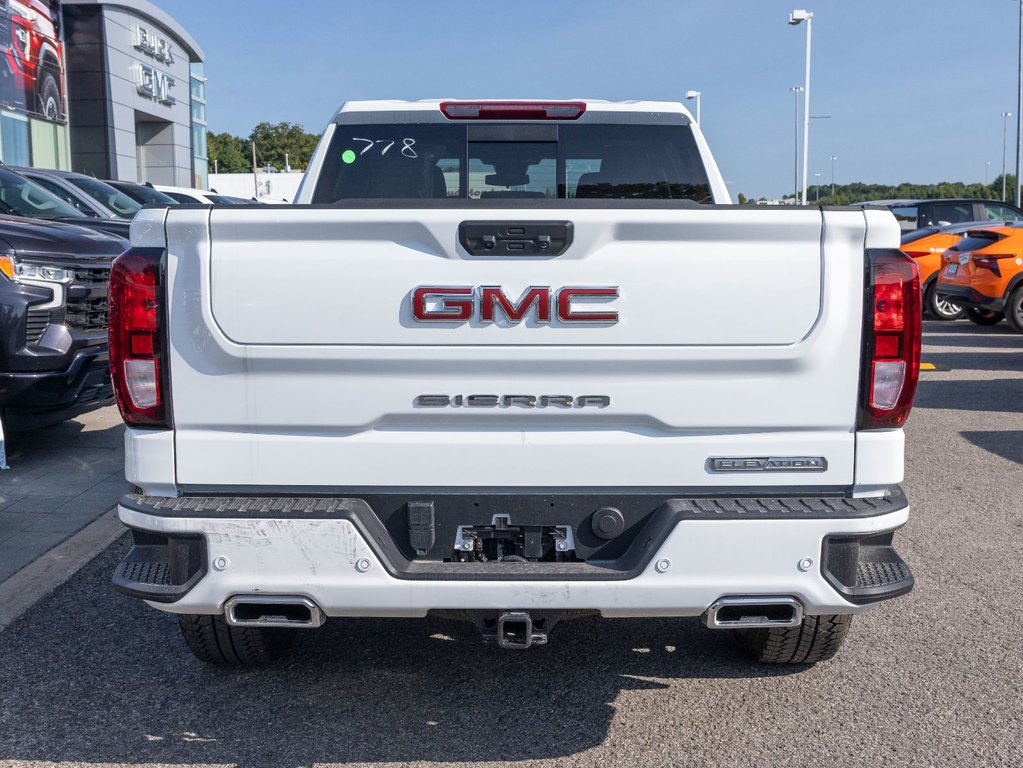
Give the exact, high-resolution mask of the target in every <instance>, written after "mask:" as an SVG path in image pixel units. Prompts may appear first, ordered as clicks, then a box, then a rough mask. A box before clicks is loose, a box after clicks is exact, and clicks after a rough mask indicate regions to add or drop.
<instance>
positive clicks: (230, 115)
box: [153, 0, 1020, 198]
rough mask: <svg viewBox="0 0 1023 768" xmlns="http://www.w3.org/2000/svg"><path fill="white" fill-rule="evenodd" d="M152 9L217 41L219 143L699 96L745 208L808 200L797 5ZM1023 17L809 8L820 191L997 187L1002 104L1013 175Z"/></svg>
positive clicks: (813, 1) (388, 2)
mask: <svg viewBox="0 0 1023 768" xmlns="http://www.w3.org/2000/svg"><path fill="white" fill-rule="evenodd" d="M153 2H154V3H155V4H156V5H158V6H159V7H161V8H163V9H164V10H165V11H167V12H168V13H169V14H170V15H171V16H173V17H174V18H175V19H177V21H178V22H180V23H181V24H182V25H183V26H184V27H185V28H186V29H187V30H188V31H189V32H190V33H191V34H192V36H193V37H194V38H195V39H196V40H197V42H198V43H199V45H200V46H201V47H202V49H203V52H204V54H205V57H206V58H205V67H206V76H207V77H208V78H209V81H208V84H207V92H206V96H207V101H208V108H207V114H208V119H209V128H210V130H211V131H213V132H216V133H220V132H223V131H226V132H229V133H233V134H235V135H239V136H246V135H248V134H249V132H250V131H251V130H252V127H253V126H254V125H255V124H256V123H259V122H262V121H268V122H275V123H276V122H281V121H287V122H293V123H299V124H301V125H302V126H304V127H305V129H306V130H307V131H310V132H312V133H319V132H321V131H322V129H323V126H324V125H326V123H327V121H328V120H329V119H330V118H331V116H332V115H333V114H334V112H335V111H336V109H337V108H338V107H339V106H340V105H341V104H342V103H343V102H345V101H348V100H354V99H428V98H475V99H479V98H516V97H517V98H566V99H567V98H601V99H610V100H615V101H617V100H628V99H656V100H673V101H681V100H682V99H683V96H684V94H685V92H686V91H687V90H699V91H700V92H701V93H702V96H701V112H702V115H701V118H702V127H703V130H704V133H705V134H706V136H707V140H708V142H709V143H710V146H711V149H712V151H713V152H714V155H715V157H716V158H717V162H718V165H719V166H720V168H721V172H722V174H723V176H724V178H725V180H726V182H727V184H728V187H729V190H730V191H731V193H732V195H733V197H735V196H736V195H737V194H738V193H740V192H742V193H744V194H745V195H746V196H747V197H761V196H764V197H768V198H774V197H781V196H783V195H786V194H789V195H790V194H791V193H792V188H793V163H794V159H795V154H796V153H795V146H794V135H793V134H794V127H795V119H794V106H795V105H794V98H793V94H792V93H791V92H790V90H789V89H790V88H791V87H792V86H794V85H802V84H803V78H804V66H805V55H806V48H805V41H806V27H805V25H802V26H790V25H789V24H788V23H787V21H788V14H789V11H791V10H792V9H793V8H795V7H801V6H795V5H793V4H792V3H790V2H779V1H777V0H663V1H661V0H617V2H611V1H610V0H562V1H560V2H559V0H546V2H537V1H535V0H503V1H499V0H475V1H474V2H470V1H468V0H430V1H429V2H427V0H420V1H419V2H414V1H413V0H361V1H360V2H355V1H353V0H303V2H297V1H296V0H291V1H290V2H281V0H153ZM1019 8H1020V6H1019V3H1018V2H1016V0H973V1H972V2H968V3H967V2H962V0H886V1H882V0H853V1H850V0H810V4H809V5H808V6H807V10H810V11H812V12H813V14H814V19H813V32H812V70H811V83H810V97H811V103H810V115H811V117H814V118H817V119H812V120H811V122H810V162H809V163H808V176H809V181H810V184H813V183H815V182H819V183H822V184H828V183H830V182H831V179H832V165H834V179H835V181H836V183H839V184H841V183H847V182H851V181H865V182H871V183H879V184H898V183H900V182H904V181H906V182H913V183H921V184H922V183H935V182H939V181H966V182H982V181H984V180H985V177H987V179H988V180H993V179H994V178H995V177H996V176H998V175H999V174H1000V173H1001V171H1002V138H1003V122H1006V121H1005V119H1004V118H1003V117H1002V115H1001V113H1002V112H1012V113H1013V117H1012V118H1010V119H1009V120H1008V121H1007V123H1008V142H1007V144H1008V149H1007V152H1006V162H1007V168H1008V169H1009V171H1010V172H1011V171H1012V170H1013V168H1014V166H1015V131H1016V117H1015V115H1016V112H1017V109H1016V101H1017V97H1016V93H1017V53H1018V48H1017V46H1018V34H1019ZM799 98H800V99H801V98H802V95H801V94H800V95H799ZM687 104H688V105H689V106H690V107H693V102H692V101H690V102H687ZM800 106H801V105H800ZM818 116H820V117H819V118H818ZM824 116H826V117H824ZM800 155H801V152H800ZM831 156H835V157H837V160H835V161H834V163H832V162H831V161H830V160H829V158H830V157H831ZM815 174H820V176H816V175H815Z"/></svg>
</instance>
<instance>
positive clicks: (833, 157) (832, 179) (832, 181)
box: [828, 155, 838, 197]
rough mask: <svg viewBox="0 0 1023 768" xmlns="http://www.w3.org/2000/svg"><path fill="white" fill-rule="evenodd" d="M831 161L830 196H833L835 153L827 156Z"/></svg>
mask: <svg viewBox="0 0 1023 768" xmlns="http://www.w3.org/2000/svg"><path fill="white" fill-rule="evenodd" d="M828 159H829V160H830V161H831V196H832V197H834V196H835V161H836V160H837V159H838V158H837V157H836V156H835V155H832V156H831V157H829V158H828Z"/></svg>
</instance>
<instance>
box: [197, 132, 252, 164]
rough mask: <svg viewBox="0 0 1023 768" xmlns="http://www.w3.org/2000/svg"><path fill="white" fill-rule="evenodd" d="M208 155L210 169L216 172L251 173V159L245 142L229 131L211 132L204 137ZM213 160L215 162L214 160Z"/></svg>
mask: <svg viewBox="0 0 1023 768" xmlns="http://www.w3.org/2000/svg"><path fill="white" fill-rule="evenodd" d="M206 142H207V147H208V150H209V155H210V171H213V169H214V168H216V170H217V173H251V172H252V161H251V160H250V159H249V158H250V154H249V153H248V152H246V147H245V142H244V141H243V140H242V139H239V138H238V137H237V136H232V135H231V134H229V133H211V134H209V136H207V138H206ZM214 161H215V162H214Z"/></svg>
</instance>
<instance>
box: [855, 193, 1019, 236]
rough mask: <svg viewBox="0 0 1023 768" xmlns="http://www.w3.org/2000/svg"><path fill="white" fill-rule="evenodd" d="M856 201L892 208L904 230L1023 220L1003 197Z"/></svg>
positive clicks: (860, 204)
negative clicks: (975, 222) (999, 198)
mask: <svg viewBox="0 0 1023 768" xmlns="http://www.w3.org/2000/svg"><path fill="white" fill-rule="evenodd" d="M856 205H859V206H867V205H880V206H884V207H886V208H888V210H890V211H891V212H892V213H893V214H895V218H896V219H897V220H898V222H899V226H900V227H902V229H903V230H904V231H912V230H914V229H920V228H921V227H946V226H948V225H950V224H965V223H967V222H971V221H986V222H991V221H1023V210H1020V209H1019V208H1017V207H1016V206H1015V205H1011V204H1009V203H1003V202H1001V201H1000V200H981V199H965V198H964V199H960V200H869V201H866V202H863V203H857V204H856Z"/></svg>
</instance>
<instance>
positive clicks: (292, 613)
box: [224, 595, 327, 629]
mask: <svg viewBox="0 0 1023 768" xmlns="http://www.w3.org/2000/svg"><path fill="white" fill-rule="evenodd" d="M224 619H225V621H227V623H228V624H230V625H231V626H232V627H290V628H293V629H314V628H316V627H319V626H321V625H322V624H323V622H325V621H326V620H327V617H326V616H324V615H323V611H321V610H320V607H319V606H318V605H316V603H314V602H313V601H312V600H310V599H309V598H307V597H291V596H284V595H235V596H234V597H232V598H231V599H229V600H228V601H227V602H226V603H225V604H224Z"/></svg>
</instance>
